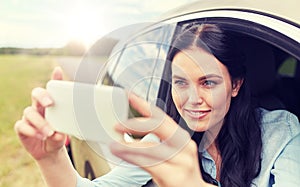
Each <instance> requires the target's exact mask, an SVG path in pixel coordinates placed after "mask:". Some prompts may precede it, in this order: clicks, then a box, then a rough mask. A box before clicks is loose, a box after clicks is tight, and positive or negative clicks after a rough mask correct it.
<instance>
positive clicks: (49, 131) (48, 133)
mask: <svg viewBox="0 0 300 187" xmlns="http://www.w3.org/2000/svg"><path fill="white" fill-rule="evenodd" d="M42 132H43V134H44V137H46V138H47V137H50V136H52V135H53V134H54V131H53V130H52V129H51V128H49V127H47V126H45V127H44V128H43V131H42Z"/></svg>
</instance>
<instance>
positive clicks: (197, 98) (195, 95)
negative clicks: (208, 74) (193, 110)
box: [188, 86, 203, 105]
mask: <svg viewBox="0 0 300 187" xmlns="http://www.w3.org/2000/svg"><path fill="white" fill-rule="evenodd" d="M188 101H189V102H190V103H191V104H193V105H197V104H202V103H203V94H201V90H200V89H198V88H197V87H196V86H193V87H191V88H190V90H189V99H188Z"/></svg>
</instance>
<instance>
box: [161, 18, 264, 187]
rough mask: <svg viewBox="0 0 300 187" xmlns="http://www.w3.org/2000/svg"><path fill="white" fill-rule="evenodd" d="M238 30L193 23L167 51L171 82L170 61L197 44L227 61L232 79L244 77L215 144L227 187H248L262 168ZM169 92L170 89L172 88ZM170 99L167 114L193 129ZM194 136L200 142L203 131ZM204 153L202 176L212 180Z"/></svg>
mask: <svg viewBox="0 0 300 187" xmlns="http://www.w3.org/2000/svg"><path fill="white" fill-rule="evenodd" d="M236 40H237V33H233V32H231V31H227V30H225V29H223V28H222V25H216V24H195V23H194V24H190V25H188V26H187V27H186V28H184V29H182V31H180V33H178V34H177V37H176V38H175V39H174V41H173V43H172V48H171V49H170V52H169V54H168V63H169V65H168V66H169V67H168V68H167V69H166V71H165V73H166V74H168V75H169V77H168V79H169V80H168V81H171V76H170V75H171V62H172V59H173V58H174V56H175V55H176V54H177V53H178V52H180V51H181V50H185V49H191V48H192V47H198V48H201V49H204V50H206V51H207V52H209V53H211V54H213V55H214V56H215V57H216V58H217V59H218V60H219V61H220V62H221V63H222V64H224V65H225V66H226V67H227V69H228V71H229V74H230V76H231V80H232V82H233V81H234V80H237V79H244V83H243V85H242V86H241V88H240V90H239V94H238V95H237V96H236V97H234V98H232V100H231V104H230V108H229V111H228V113H227V114H226V116H225V119H224V124H223V126H222V128H221V130H220V132H219V134H218V136H217V139H216V145H217V148H218V150H219V152H220V154H221V157H222V163H221V171H220V182H221V184H222V186H224V187H244V186H245V187H248V186H250V185H251V183H252V180H253V179H254V178H255V177H257V176H258V174H259V172H260V167H261V151H262V139H261V126H260V114H259V113H258V111H257V110H256V109H255V105H254V102H252V100H251V94H250V90H249V88H248V80H247V79H246V69H245V66H244V63H243V62H244V61H245V55H243V53H242V51H241V50H240V49H239V47H238V45H237V44H238V43H237V41H236ZM169 92H170V89H169ZM169 98H170V99H169V100H168V101H167V107H166V108H167V113H168V114H169V115H170V116H171V117H172V118H173V119H174V120H175V121H177V122H178V123H179V124H180V125H181V126H182V127H183V128H185V129H186V130H188V131H189V132H191V130H190V129H189V128H188V127H187V125H186V124H185V122H184V120H183V119H182V118H181V117H180V115H179V113H178V112H177V110H176V107H175V105H174V103H173V100H172V99H171V97H169ZM191 135H192V139H193V140H194V141H195V142H196V143H197V144H198V145H199V143H200V142H201V139H202V135H203V132H202V133H200V132H191ZM201 158H202V156H201V153H199V164H200V169H201V172H202V176H203V179H204V180H205V181H206V182H210V183H213V182H214V180H213V178H212V177H211V176H210V175H208V174H207V173H206V172H205V171H204V169H203V166H202V162H201Z"/></svg>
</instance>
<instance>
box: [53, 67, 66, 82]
mask: <svg viewBox="0 0 300 187" xmlns="http://www.w3.org/2000/svg"><path fill="white" fill-rule="evenodd" d="M51 79H52V80H63V71H62V69H61V67H59V66H57V67H55V68H54V70H53V71H52V75H51Z"/></svg>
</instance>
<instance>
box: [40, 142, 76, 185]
mask: <svg viewBox="0 0 300 187" xmlns="http://www.w3.org/2000/svg"><path fill="white" fill-rule="evenodd" d="M37 164H38V166H39V168H40V170H41V172H42V175H43V178H44V179H45V181H46V183H47V186H49V187H65V186H76V182H77V175H76V174H77V173H76V170H75V169H74V167H73V165H72V163H71V161H70V159H69V156H68V154H67V150H66V148H65V147H63V148H61V149H59V150H58V151H56V152H53V153H51V154H50V155H49V156H47V157H45V158H43V159H39V160H37Z"/></svg>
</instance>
